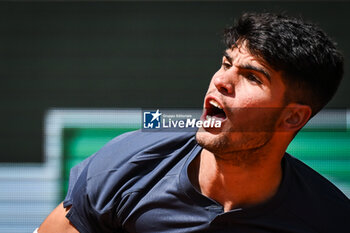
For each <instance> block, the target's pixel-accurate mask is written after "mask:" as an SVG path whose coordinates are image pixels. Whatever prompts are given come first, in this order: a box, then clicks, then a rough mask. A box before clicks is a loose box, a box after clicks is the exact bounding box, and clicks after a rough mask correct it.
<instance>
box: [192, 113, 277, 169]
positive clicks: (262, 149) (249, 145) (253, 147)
mask: <svg viewBox="0 0 350 233" xmlns="http://www.w3.org/2000/svg"><path fill="white" fill-rule="evenodd" d="M278 117H279V113H275V114H273V115H271V116H270V117H269V118H268V119H269V120H267V121H265V124H264V125H263V130H257V132H251V131H247V130H246V131H244V130H233V129H231V130H226V131H227V132H220V133H217V134H211V133H210V132H207V131H206V130H205V129H203V128H201V129H199V130H198V131H197V133H196V140H197V142H198V144H199V145H200V146H201V147H203V148H204V149H206V150H208V151H210V152H211V153H213V154H214V155H215V157H216V158H217V159H220V160H225V161H226V162H228V163H231V164H232V165H235V166H251V165H256V164H258V163H260V162H261V161H262V160H263V159H264V156H266V155H267V154H268V150H269V149H268V147H267V145H268V144H269V142H270V140H271V138H272V137H273V135H274V130H275V124H276V122H277V119H278Z"/></svg>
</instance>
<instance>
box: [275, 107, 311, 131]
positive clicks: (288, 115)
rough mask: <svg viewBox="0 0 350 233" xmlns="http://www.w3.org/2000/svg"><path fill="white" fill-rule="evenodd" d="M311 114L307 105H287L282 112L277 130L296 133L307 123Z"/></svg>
mask: <svg viewBox="0 0 350 233" xmlns="http://www.w3.org/2000/svg"><path fill="white" fill-rule="evenodd" d="M311 113H312V110H311V107H310V106H308V105H304V104H297V103H289V104H288V105H287V107H286V108H285V109H284V111H283V112H282V115H281V116H282V119H281V121H280V124H279V128H280V129H281V130H283V131H298V130H299V129H301V128H302V127H303V126H304V125H305V124H306V123H307V122H308V121H309V119H310V117H311Z"/></svg>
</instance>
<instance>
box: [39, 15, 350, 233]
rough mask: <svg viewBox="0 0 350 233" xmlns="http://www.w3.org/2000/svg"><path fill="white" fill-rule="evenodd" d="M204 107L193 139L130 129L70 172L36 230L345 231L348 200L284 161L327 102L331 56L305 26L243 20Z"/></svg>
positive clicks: (335, 58) (334, 74)
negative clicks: (216, 124)
mask: <svg viewBox="0 0 350 233" xmlns="http://www.w3.org/2000/svg"><path fill="white" fill-rule="evenodd" d="M224 41H225V43H226V46H227V49H226V50H225V53H224V56H223V58H222V66H221V67H220V69H219V70H218V71H217V72H216V73H215V75H214V76H213V78H212V80H211V82H210V85H209V89H208V92H207V94H206V96H205V99H204V111H203V115H202V117H201V119H202V120H205V119H212V118H214V119H215V120H217V121H221V128H219V129H215V128H210V127H208V128H200V129H199V130H198V132H197V133H196V134H195V135H194V133H190V132H176V133H164V132H161V133H156V132H142V131H136V132H131V133H127V134H124V135H122V136H120V137H117V138H116V139H114V140H112V141H111V142H110V143H108V144H107V145H106V146H105V147H103V148H102V149H101V150H100V151H99V152H97V153H96V154H94V155H93V156H91V157H89V158H88V159H86V160H85V161H84V162H82V163H81V164H80V165H78V166H76V167H75V168H73V169H72V171H71V178H70V187H69V191H68V194H67V197H66V199H65V200H64V202H63V203H62V204H60V205H59V206H58V207H57V208H56V209H55V210H54V211H53V212H52V213H51V214H50V215H49V216H48V218H47V219H46V220H45V221H44V222H43V224H42V225H41V226H40V228H39V230H38V232H39V233H45V232H99V233H100V232H101V233H102V232H249V233H252V232H254V233H255V232H305V233H306V232H308V233H311V232H349V229H350V224H349V223H348V221H347V220H348V218H349V216H350V203H349V199H348V198H347V197H346V196H345V195H344V194H343V193H342V192H341V191H339V190H338V189H337V188H336V187H335V186H334V185H332V184H331V183H330V182H329V181H327V180H326V179H325V178H323V177H322V176H321V175H319V174H318V173H317V172H315V171H314V170H312V169H311V168H309V167H308V166H306V165H305V164H303V163H302V162H300V161H299V160H297V159H295V158H293V157H292V156H290V155H288V154H286V153H285V151H286V148H287V146H288V144H289V143H290V142H291V141H292V139H293V138H294V136H295V135H296V133H297V132H298V131H299V130H300V129H301V128H302V127H303V126H304V125H305V124H306V123H307V121H308V120H309V119H310V118H311V117H312V116H314V115H315V114H316V113H317V112H318V111H320V110H321V109H322V108H323V106H325V105H326V103H327V102H328V101H329V100H330V99H331V98H332V96H333V95H334V93H335V91H336V89H337V87H338V85H339V83H340V80H341V78H342V74H343V58H342V56H341V54H340V53H339V52H338V51H337V50H336V48H335V46H334V44H333V42H332V41H330V39H329V38H328V37H327V36H326V35H325V34H324V32H322V31H321V30H320V29H318V28H317V27H316V26H314V25H311V24H308V23H305V22H303V21H301V20H299V19H295V18H291V17H287V16H283V15H275V14H270V13H262V14H257V13H250V14H244V15H243V16H242V17H241V18H240V19H239V21H238V22H237V23H236V25H234V26H233V27H232V28H229V29H227V30H226V31H225V35H224Z"/></svg>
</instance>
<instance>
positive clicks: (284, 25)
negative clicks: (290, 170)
mask: <svg viewBox="0 0 350 233" xmlns="http://www.w3.org/2000/svg"><path fill="white" fill-rule="evenodd" d="M243 42H244V43H245V45H246V47H247V49H248V51H249V52H250V53H251V54H252V55H253V56H257V57H259V58H261V59H263V60H264V61H265V62H267V64H268V65H270V66H271V68H273V69H275V70H277V71H282V76H283V82H284V83H285V85H286V88H287V90H286V93H285V101H286V103H289V102H296V103H300V104H305V105H309V106H310V107H311V109H312V116H314V115H315V114H316V113H317V112H318V111H320V110H321V109H322V108H323V107H324V106H325V105H326V104H327V103H328V102H329V101H330V100H331V98H332V97H333V96H334V94H335V92H336V90H337V89H338V86H339V84H340V81H341V79H342V76H343V69H344V68H343V60H344V59H343V56H342V54H341V53H340V51H338V50H337V48H336V45H335V43H334V42H333V41H332V40H331V39H330V38H329V37H328V36H327V35H326V33H325V32H323V31H322V30H321V29H320V28H318V27H317V26H316V25H314V24H312V23H308V22H305V21H303V20H302V19H299V18H294V17H289V16H286V15H285V14H274V13H244V14H243V15H242V16H241V17H240V18H239V19H238V20H237V21H236V22H235V24H234V25H233V26H232V27H229V28H227V29H225V31H224V43H225V45H226V47H227V48H230V49H231V48H232V47H234V46H237V45H238V44H242V43H243Z"/></svg>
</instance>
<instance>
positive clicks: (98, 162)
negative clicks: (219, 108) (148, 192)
mask: <svg viewBox="0 0 350 233" xmlns="http://www.w3.org/2000/svg"><path fill="white" fill-rule="evenodd" d="M195 145H196V142H195V139H194V133H164V132H142V131H134V132H130V133H126V134H123V135H121V136H118V137H116V138H115V139H113V140H111V141H110V142H109V143H107V144H106V145H105V146H104V147H103V148H102V149H100V150H99V151H98V152H96V153H95V154H94V155H93V156H92V157H90V158H89V159H88V160H86V161H85V162H83V163H82V164H80V165H78V166H77V167H81V168H79V170H80V172H79V174H78V173H72V171H74V170H76V168H77V167H75V168H73V169H72V171H71V176H72V174H75V176H77V177H76V178H74V179H73V180H74V182H70V188H69V190H70V191H69V193H68V195H67V196H66V199H65V207H67V206H72V207H71V210H70V211H69V216H68V218H69V220H70V221H71V222H72V223H73V225H74V226H76V227H78V229H85V228H87V229H89V230H90V231H91V232H110V231H108V230H106V227H107V228H108V229H118V227H120V224H121V222H120V221H121V220H122V219H123V218H122V217H121V213H125V212H127V211H126V210H125V209H126V208H127V207H130V206H132V205H131V204H132V203H137V198H139V196H140V195H139V193H141V192H144V191H143V190H145V189H150V188H151V187H152V186H153V185H154V184H156V183H157V182H158V180H159V179H160V178H161V177H163V176H164V174H166V172H167V171H169V170H170V169H171V168H172V166H174V165H175V164H176V163H177V162H178V161H179V160H181V158H183V157H184V156H186V155H187V154H188V152H189V151H190V150H191V149H193V148H194V147H195ZM71 178H72V177H71ZM80 223H84V224H80ZM79 224H80V225H79ZM90 231H89V232H90Z"/></svg>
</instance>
